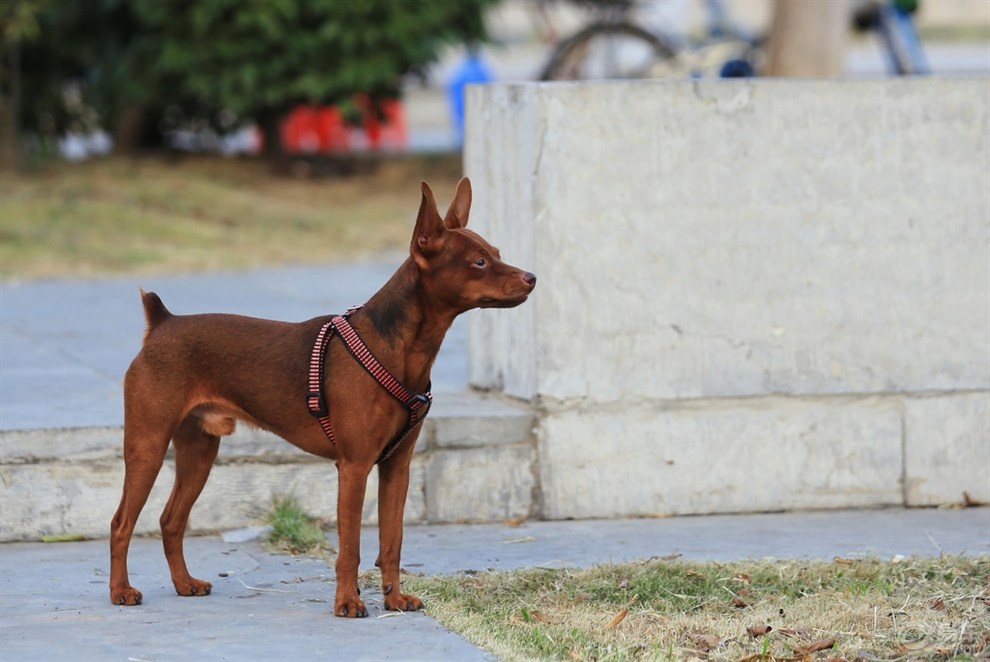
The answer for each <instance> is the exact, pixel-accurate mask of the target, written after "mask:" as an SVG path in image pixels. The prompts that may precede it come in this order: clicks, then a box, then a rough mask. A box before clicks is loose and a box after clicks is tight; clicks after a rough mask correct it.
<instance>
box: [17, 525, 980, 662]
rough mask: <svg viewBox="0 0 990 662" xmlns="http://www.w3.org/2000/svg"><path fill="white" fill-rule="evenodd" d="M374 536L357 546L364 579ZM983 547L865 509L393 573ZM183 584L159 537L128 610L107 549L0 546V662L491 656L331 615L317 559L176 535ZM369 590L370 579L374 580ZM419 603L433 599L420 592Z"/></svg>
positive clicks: (603, 528)
mask: <svg viewBox="0 0 990 662" xmlns="http://www.w3.org/2000/svg"><path fill="white" fill-rule="evenodd" d="M376 544H377V536H376V535H375V531H374V529H366V530H365V531H364V535H363V537H362V558H363V559H364V562H363V563H362V569H371V568H372V563H373V560H374V558H375V553H376V549H375V546H376ZM942 553H946V554H969V555H976V554H984V555H985V554H987V553H990V510H988V509H986V508H970V509H965V510H902V509H890V510H865V511H836V512H815V513H787V514H765V515H743V516H708V517H679V518H669V519H639V520H612V521H568V522H527V523H524V524H523V525H521V526H518V527H513V526H506V525H501V524H493V525H447V526H413V527H408V528H407V529H406V536H405V545H404V550H403V559H404V560H403V567H404V568H406V569H408V570H409V571H411V572H420V573H425V574H455V573H458V572H460V571H465V570H487V569H500V570H501V569H511V568H518V567H534V566H539V567H550V568H559V567H586V566H590V565H594V564H598V563H606V562H621V561H628V560H633V559H645V558H649V557H651V556H666V555H670V554H681V555H682V558H683V559H685V560H720V561H727V560H735V559H743V558H763V557H773V558H796V559H826V560H827V559H831V558H832V557H834V556H842V557H847V558H856V557H860V556H864V555H869V556H877V557H880V558H891V557H893V556H895V555H905V556H907V555H924V556H935V555H939V554H942ZM186 556H187V559H188V561H189V566H190V568H191V569H192V571H193V574H195V575H197V576H199V577H202V578H205V579H208V580H209V581H212V582H213V586H214V590H213V593H212V594H211V595H210V596H208V597H202V598H180V597H179V596H177V595H176V594H175V592H174V591H173V589H172V586H171V583H170V581H169V578H168V570H167V567H166V565H165V559H164V557H163V555H162V550H161V543H160V541H158V540H152V539H138V540H135V541H134V543H133V544H132V547H131V554H130V564H129V565H130V568H131V579H132V581H133V583H134V584H135V586H137V587H138V588H140V589H141V590H142V591H143V593H144V599H145V602H144V604H143V605H141V606H139V607H119V606H114V605H111V604H110V602H109V599H108V597H107V596H108V593H107V572H108V561H107V544H106V541H87V542H77V543H53V544H44V543H9V544H5V545H0V598H2V599H0V658H2V659H3V660H4V661H5V662H6V661H7V660H22V659H34V660H47V659H74V660H108V659H109V660H126V659H132V660H172V659H184V658H193V659H197V660H245V659H294V660H315V659H345V658H346V659H357V660H398V659H401V660H437V659H450V660H489V659H492V657H491V655H490V654H488V653H487V652H485V651H483V650H481V649H479V648H477V647H475V646H473V645H472V644H470V643H468V642H466V641H464V640H463V639H461V638H460V637H458V636H456V635H454V634H452V633H450V632H447V631H445V630H444V629H443V628H441V627H439V626H438V625H437V624H436V623H435V622H434V621H433V620H432V619H430V618H429V617H428V616H427V615H424V614H421V613H411V614H396V615H392V614H389V613H383V611H382V607H381V604H382V603H381V592H380V590H379V589H378V588H377V586H369V587H367V588H365V589H364V590H363V592H364V597H365V599H366V601H367V603H368V605H369V612H370V616H369V618H367V619H363V620H359V621H353V620H348V619H339V618H334V617H332V616H331V615H330V606H331V602H332V599H333V591H334V585H333V573H332V570H331V568H330V566H328V565H327V563H326V562H324V561H319V560H313V559H307V558H292V557H288V556H283V555H278V554H270V553H267V552H266V551H265V550H264V549H263V548H262V547H261V545H260V544H259V543H257V542H241V543H235V542H224V540H223V539H222V538H220V537H215V536H213V537H194V538H190V539H189V540H188V541H187V554H186ZM375 581H377V579H376V580H375ZM423 597H424V598H425V600H426V602H427V609H428V608H429V596H428V595H426V596H423Z"/></svg>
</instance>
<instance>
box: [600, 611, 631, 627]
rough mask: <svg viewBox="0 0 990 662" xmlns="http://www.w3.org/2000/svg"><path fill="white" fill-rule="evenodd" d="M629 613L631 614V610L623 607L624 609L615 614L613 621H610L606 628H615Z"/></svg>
mask: <svg viewBox="0 0 990 662" xmlns="http://www.w3.org/2000/svg"><path fill="white" fill-rule="evenodd" d="M628 615H629V610H628V609H626V608H623V609H622V611H620V612H619V613H618V614H616V615H615V618H613V619H612V620H611V621H609V622H608V625H606V626H605V629H606V630H611V629H612V628H614V627H615V626H617V625H618V624H619V623H621V622H622V619H624V618H625V617H626V616H628Z"/></svg>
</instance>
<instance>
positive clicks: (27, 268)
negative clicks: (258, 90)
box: [0, 156, 460, 279]
mask: <svg viewBox="0 0 990 662" xmlns="http://www.w3.org/2000/svg"><path fill="white" fill-rule="evenodd" d="M459 174H460V161H459V159H458V158H457V157H456V156H455V157H420V158H405V159H399V160H391V161H383V162H381V163H380V164H378V166H377V167H375V168H373V169H372V170H371V171H370V172H364V173H361V174H356V175H352V176H349V177H346V178H340V179H326V178H294V177H287V176H276V175H273V174H272V171H271V168H270V167H269V166H268V165H267V164H265V163H263V162H260V161H255V160H244V159H224V158H220V157H215V158H208V157H196V158H185V159H182V160H179V161H167V160H165V159H163V158H161V157H147V158H140V159H128V158H123V157H115V158H110V159H102V160H97V161H93V162H89V163H83V164H78V165H71V164H67V163H61V162H59V163H52V164H49V165H48V166H46V167H45V168H43V169H42V170H40V171H38V172H34V173H31V174H13V173H9V172H3V173H0V275H2V276H3V277H4V278H11V277H14V278H26V279H31V278H46V277H72V276H93V275H105V274H115V273H174V272H186V271H203V270H220V269H238V268H245V267H253V266H258V265H270V264H286V263H316V262H326V261H332V260H337V259H340V258H342V257H355V256H360V255H363V254H368V253H373V252H377V251H383V250H395V249H401V248H403V247H404V246H406V245H407V244H408V241H409V233H410V231H411V227H412V223H413V221H414V220H415V217H416V209H417V207H418V204H419V182H420V180H423V179H426V180H427V181H429V182H430V184H431V185H432V186H433V188H434V191H435V192H436V193H437V198H438V200H440V201H441V204H443V202H442V201H443V200H445V199H449V196H450V195H451V194H452V192H453V189H454V184H455V183H456V179H457V177H458V175H459Z"/></svg>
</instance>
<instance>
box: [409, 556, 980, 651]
mask: <svg viewBox="0 0 990 662" xmlns="http://www.w3.org/2000/svg"><path fill="white" fill-rule="evenodd" d="M403 587H404V588H405V589H407V590H411V591H413V592H418V594H419V595H420V597H422V598H423V599H424V601H425V602H426V609H427V612H428V613H429V614H430V615H432V616H433V617H434V618H436V619H437V620H438V621H440V623H442V624H443V625H445V626H447V627H448V628H450V629H452V630H454V631H455V632H459V633H461V634H462V635H464V636H465V637H466V638H467V639H469V640H470V641H472V642H474V643H476V644H478V645H480V646H482V647H484V648H486V649H488V650H490V651H492V652H494V653H495V654H496V655H497V656H498V657H499V658H500V659H506V660H530V659H534V660H545V659H550V660H568V659H573V660H640V659H643V660H675V659H677V660H680V659H690V658H698V659H711V660H767V661H770V660H778V661H780V660H810V659H821V660H825V659H846V660H855V659H861V660H876V659H883V660H893V659H903V660H916V659H932V660H945V659H988V656H990V559H987V558H985V557H984V558H959V557H946V558H940V559H923V560H922V559H898V560H895V561H879V560H850V559H835V561H833V562H806V561H752V562H742V563H724V564H723V563H685V562H680V561H677V560H662V559H653V560H650V561H646V562H642V563H633V564H625V565H606V566H599V567H596V568H592V569H588V570H559V569H554V570H541V569H534V570H524V571H517V572H509V573H492V574H476V575H460V576H453V577H410V578H408V579H405V580H404V582H403Z"/></svg>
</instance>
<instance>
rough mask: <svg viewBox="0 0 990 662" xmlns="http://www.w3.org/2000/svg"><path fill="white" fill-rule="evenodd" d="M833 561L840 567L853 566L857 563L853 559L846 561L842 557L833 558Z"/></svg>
mask: <svg viewBox="0 0 990 662" xmlns="http://www.w3.org/2000/svg"><path fill="white" fill-rule="evenodd" d="M832 561H834V562H835V563H838V564H839V565H852V564H853V563H855V561H853V560H852V559H846V558H843V557H841V556H834V557H832Z"/></svg>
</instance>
